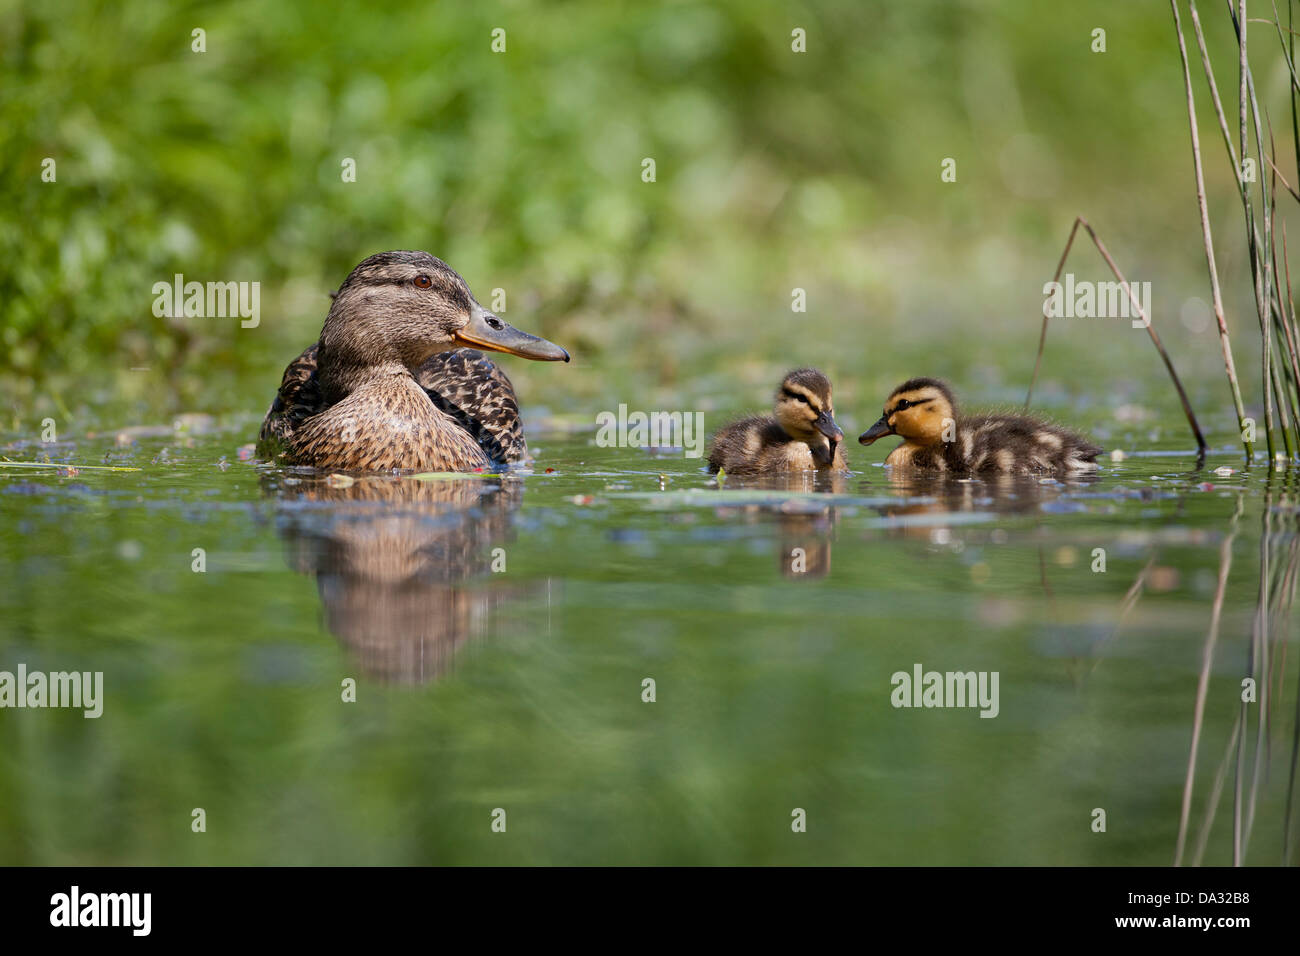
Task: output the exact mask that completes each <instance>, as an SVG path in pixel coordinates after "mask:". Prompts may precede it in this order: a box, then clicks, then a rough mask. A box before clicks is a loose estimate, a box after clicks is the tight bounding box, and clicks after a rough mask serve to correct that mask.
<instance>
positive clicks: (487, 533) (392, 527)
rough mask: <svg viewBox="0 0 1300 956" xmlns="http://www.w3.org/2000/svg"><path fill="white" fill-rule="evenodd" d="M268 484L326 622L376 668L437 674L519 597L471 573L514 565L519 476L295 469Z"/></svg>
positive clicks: (291, 559) (370, 672)
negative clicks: (304, 472)
mask: <svg viewBox="0 0 1300 956" xmlns="http://www.w3.org/2000/svg"><path fill="white" fill-rule="evenodd" d="M268 490H270V491H272V492H273V493H275V494H277V495H278V496H279V498H280V501H279V504H278V507H277V514H276V518H277V531H278V532H279V534H280V535H281V537H283V539H284V541H285V545H286V556H287V560H288V563H289V565H290V567H292V568H293V569H294V570H295V571H297V572H299V573H300V574H310V575H313V576H315V578H316V584H317V589H318V591H319V593H320V598H321V603H322V605H323V607H324V611H325V623H326V626H327V627H328V628H329V630H330V631H331V632H332V633H334V634H335V635H336V636H337V637H338V638H339V640H340V641H342V642H343V644H344V645H345V646H346V647H347V648H348V650H349V651H350V652H351V653H352V655H353V657H354V658H355V660H356V661H357V663H358V665H359V666H360V668H361V670H362V672H363V673H364V674H366V675H367V676H369V677H372V678H375V679H378V680H381V681H385V682H391V683H424V682H426V681H430V680H434V679H436V678H437V677H438V676H439V675H440V674H441V673H442V672H443V671H444V670H445V669H446V668H447V667H448V665H449V664H450V662H451V660H452V658H453V656H454V655H455V654H456V651H457V650H458V649H459V648H460V646H461V645H462V644H464V643H465V642H466V641H467V640H469V639H470V638H472V637H477V636H481V635H482V634H483V632H484V631H485V629H486V624H487V620H488V616H489V613H490V612H491V611H492V609H493V608H494V607H495V606H496V605H498V604H500V603H501V602H502V601H503V600H506V599H508V598H509V597H510V593H509V591H508V590H505V589H502V588H499V587H488V586H486V585H482V584H480V585H479V586H475V585H473V584H472V583H471V582H472V581H473V579H474V578H478V577H481V576H485V575H488V574H489V573H490V572H491V571H492V570H494V564H495V565H496V568H495V569H503V564H502V562H503V561H504V557H505V552H504V550H503V545H504V544H506V543H508V541H509V540H510V538H511V516H512V514H513V512H514V511H515V510H517V509H518V507H519V504H520V501H521V499H522V497H523V482H522V481H521V480H520V479H518V478H511V477H509V476H486V477H484V478H482V479H476V478H448V479H440V480H432V481H427V480H420V479H415V478H410V477H403V478H398V477H374V476H369V477H365V478H357V479H354V480H353V479H340V477H339V476H331V477H330V478H326V479H322V478H315V477H312V478H305V477H304V478H297V477H291V478H288V479H286V480H282V483H279V484H278V487H272V488H270V489H268Z"/></svg>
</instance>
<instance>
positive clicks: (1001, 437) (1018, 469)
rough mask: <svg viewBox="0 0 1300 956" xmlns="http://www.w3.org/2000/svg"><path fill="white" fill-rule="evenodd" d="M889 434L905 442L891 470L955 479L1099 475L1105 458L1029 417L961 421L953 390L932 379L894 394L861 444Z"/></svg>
mask: <svg viewBox="0 0 1300 956" xmlns="http://www.w3.org/2000/svg"><path fill="white" fill-rule="evenodd" d="M885 435H899V436H901V437H902V438H903V443H902V444H901V445H899V446H898V447H897V448H895V449H894V450H893V451H891V452H890V453H889V457H888V458H886V459H885V464H886V465H893V466H902V467H909V468H915V469H918V470H923V471H937V472H950V473H953V474H972V473H977V472H979V473H990V472H992V473H1002V474H1013V475H1054V474H1056V475H1076V474H1080V473H1084V472H1090V471H1095V470H1096V468H1097V462H1096V458H1097V456H1098V455H1099V454H1101V449H1100V448H1098V447H1097V446H1096V445H1094V444H1092V443H1091V442H1090V441H1088V440H1087V439H1086V438H1084V437H1083V436H1081V435H1077V434H1075V433H1074V432H1071V431H1067V430H1066V429H1064V428H1060V427H1058V426H1056V425H1053V424H1051V423H1050V422H1045V421H1041V420H1039V419H1036V418H1031V417H1029V416H1026V415H972V416H959V415H958V413H957V401H956V399H955V398H953V394H952V390H951V389H950V388H948V386H947V385H945V384H944V383H943V382H940V381H938V380H937V379H933V378H913V379H909V380H908V381H906V382H904V383H903V384H902V385H900V386H898V388H896V389H894V390H893V392H891V393H890V395H889V398H888V400H887V401H886V402H885V413H884V414H883V415H882V416H880V421H878V422H876V423H875V424H874V425H872V426H871V427H870V428H869V429H867V430H866V431H865V432H863V433H862V436H861V437H860V438H858V441H859V442H861V443H862V444H864V445H870V444H871V443H872V442H874V441H876V439H878V438H883V437H884V436H885Z"/></svg>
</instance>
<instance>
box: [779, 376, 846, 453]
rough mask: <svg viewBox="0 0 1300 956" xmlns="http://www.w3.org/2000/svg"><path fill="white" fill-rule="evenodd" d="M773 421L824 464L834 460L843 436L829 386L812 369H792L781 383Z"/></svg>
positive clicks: (824, 379)
mask: <svg viewBox="0 0 1300 956" xmlns="http://www.w3.org/2000/svg"><path fill="white" fill-rule="evenodd" d="M776 420H777V423H778V424H780V426H781V430H782V431H784V432H785V433H786V434H787V435H789V436H790V437H791V438H793V439H795V440H796V441H801V442H804V443H805V444H807V445H808V447H809V448H811V449H812V450H813V454H814V455H815V456H817V457H818V458H821V457H822V456H823V455H824V456H826V463H827V464H829V463H830V462H833V461H834V460H835V449H836V446H838V445H839V443H840V442H841V441H843V440H844V432H842V431H840V426H839V425H837V424H835V408H834V406H833V404H832V402H831V382H830V379H828V378H827V377H826V376H825V375H823V374H822V373H821V372H819V371H817V369H815V368H800V369H795V370H794V371H793V372H790V373H788V374H787V375H786V377H785V378H783V379H782V380H781V385H780V387H779V388H777V390H776Z"/></svg>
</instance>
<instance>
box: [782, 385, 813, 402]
mask: <svg viewBox="0 0 1300 956" xmlns="http://www.w3.org/2000/svg"><path fill="white" fill-rule="evenodd" d="M781 392H782V394H784V395H785V397H786V398H793V399H794V400H795V401H796V402H803V403H804V404H811V403H810V402H809V401H808V396H807V395H800V394H799V393H798V392H795V391H792V390H791V389H788V388H783V389H781Z"/></svg>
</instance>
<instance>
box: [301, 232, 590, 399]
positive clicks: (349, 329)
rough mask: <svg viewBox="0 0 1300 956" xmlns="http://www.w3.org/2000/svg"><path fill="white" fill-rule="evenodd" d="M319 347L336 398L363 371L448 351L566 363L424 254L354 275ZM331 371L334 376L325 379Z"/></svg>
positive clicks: (414, 364)
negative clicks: (477, 351) (476, 351)
mask: <svg viewBox="0 0 1300 956" xmlns="http://www.w3.org/2000/svg"><path fill="white" fill-rule="evenodd" d="M320 348H321V352H322V359H323V360H322V362H321V366H322V373H323V378H322V385H324V386H325V387H326V389H327V391H331V392H335V393H337V392H339V391H342V392H344V393H346V392H347V391H349V390H350V389H349V388H348V385H349V384H350V379H354V378H355V377H356V376H357V375H358V374H360V373H362V372H364V371H366V370H376V369H386V368H387V369H392V370H396V369H398V368H399V367H402V368H405V369H406V370H408V371H411V372H414V371H415V369H417V368H419V367H420V365H422V364H423V363H424V362H425V361H426V360H428V358H429V357H430V356H431V355H433V354H434V353H435V352H445V351H448V350H450V349H459V348H473V349H482V350H485V351H491V352H507V353H509V354H511V355H518V356H520V357H521V358H527V359H534V360H536V361H539V362H567V361H569V353H568V352H566V351H565V350H564V349H562V348H560V347H559V346H558V345H556V344H554V343H553V342H548V341H547V340H546V339H543V338H538V337H537V336H535V335H529V334H528V333H527V332H523V331H520V330H519V329H516V328H515V327H514V326H512V325H510V324H508V323H507V322H505V321H503V320H502V319H501V318H499V317H498V316H495V315H493V314H492V313H491V312H489V311H488V310H487V309H485V308H483V306H481V305H480V304H479V303H478V300H476V299H475V298H474V294H473V293H472V292H470V290H469V286H468V285H466V284H465V280H464V279H462V278H461V277H460V276H459V275H458V274H457V273H456V271H455V270H454V269H452V268H451V266H449V265H447V263H445V262H443V261H442V260H441V259H438V258H437V257H435V256H431V255H429V253H427V252H381V253H379V254H377V255H373V256H371V257H370V258H368V259H366V260H364V261H363V262H362V263H361V264H360V265H358V266H357V267H356V268H355V269H353V270H352V273H351V274H350V275H349V276H348V277H347V279H346V280H345V281H344V283H343V285H342V286H340V287H339V290H338V292H337V293H335V295H334V303H333V305H332V306H330V311H329V315H328V316H326V318H325V326H324V328H322V329H321V337H320ZM326 357H327V361H326V360H324V359H326ZM327 367H328V368H329V369H331V370H332V371H331V372H330V373H329V374H324V373H325V369H326V368H327ZM335 397H337V395H336V396H335Z"/></svg>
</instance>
